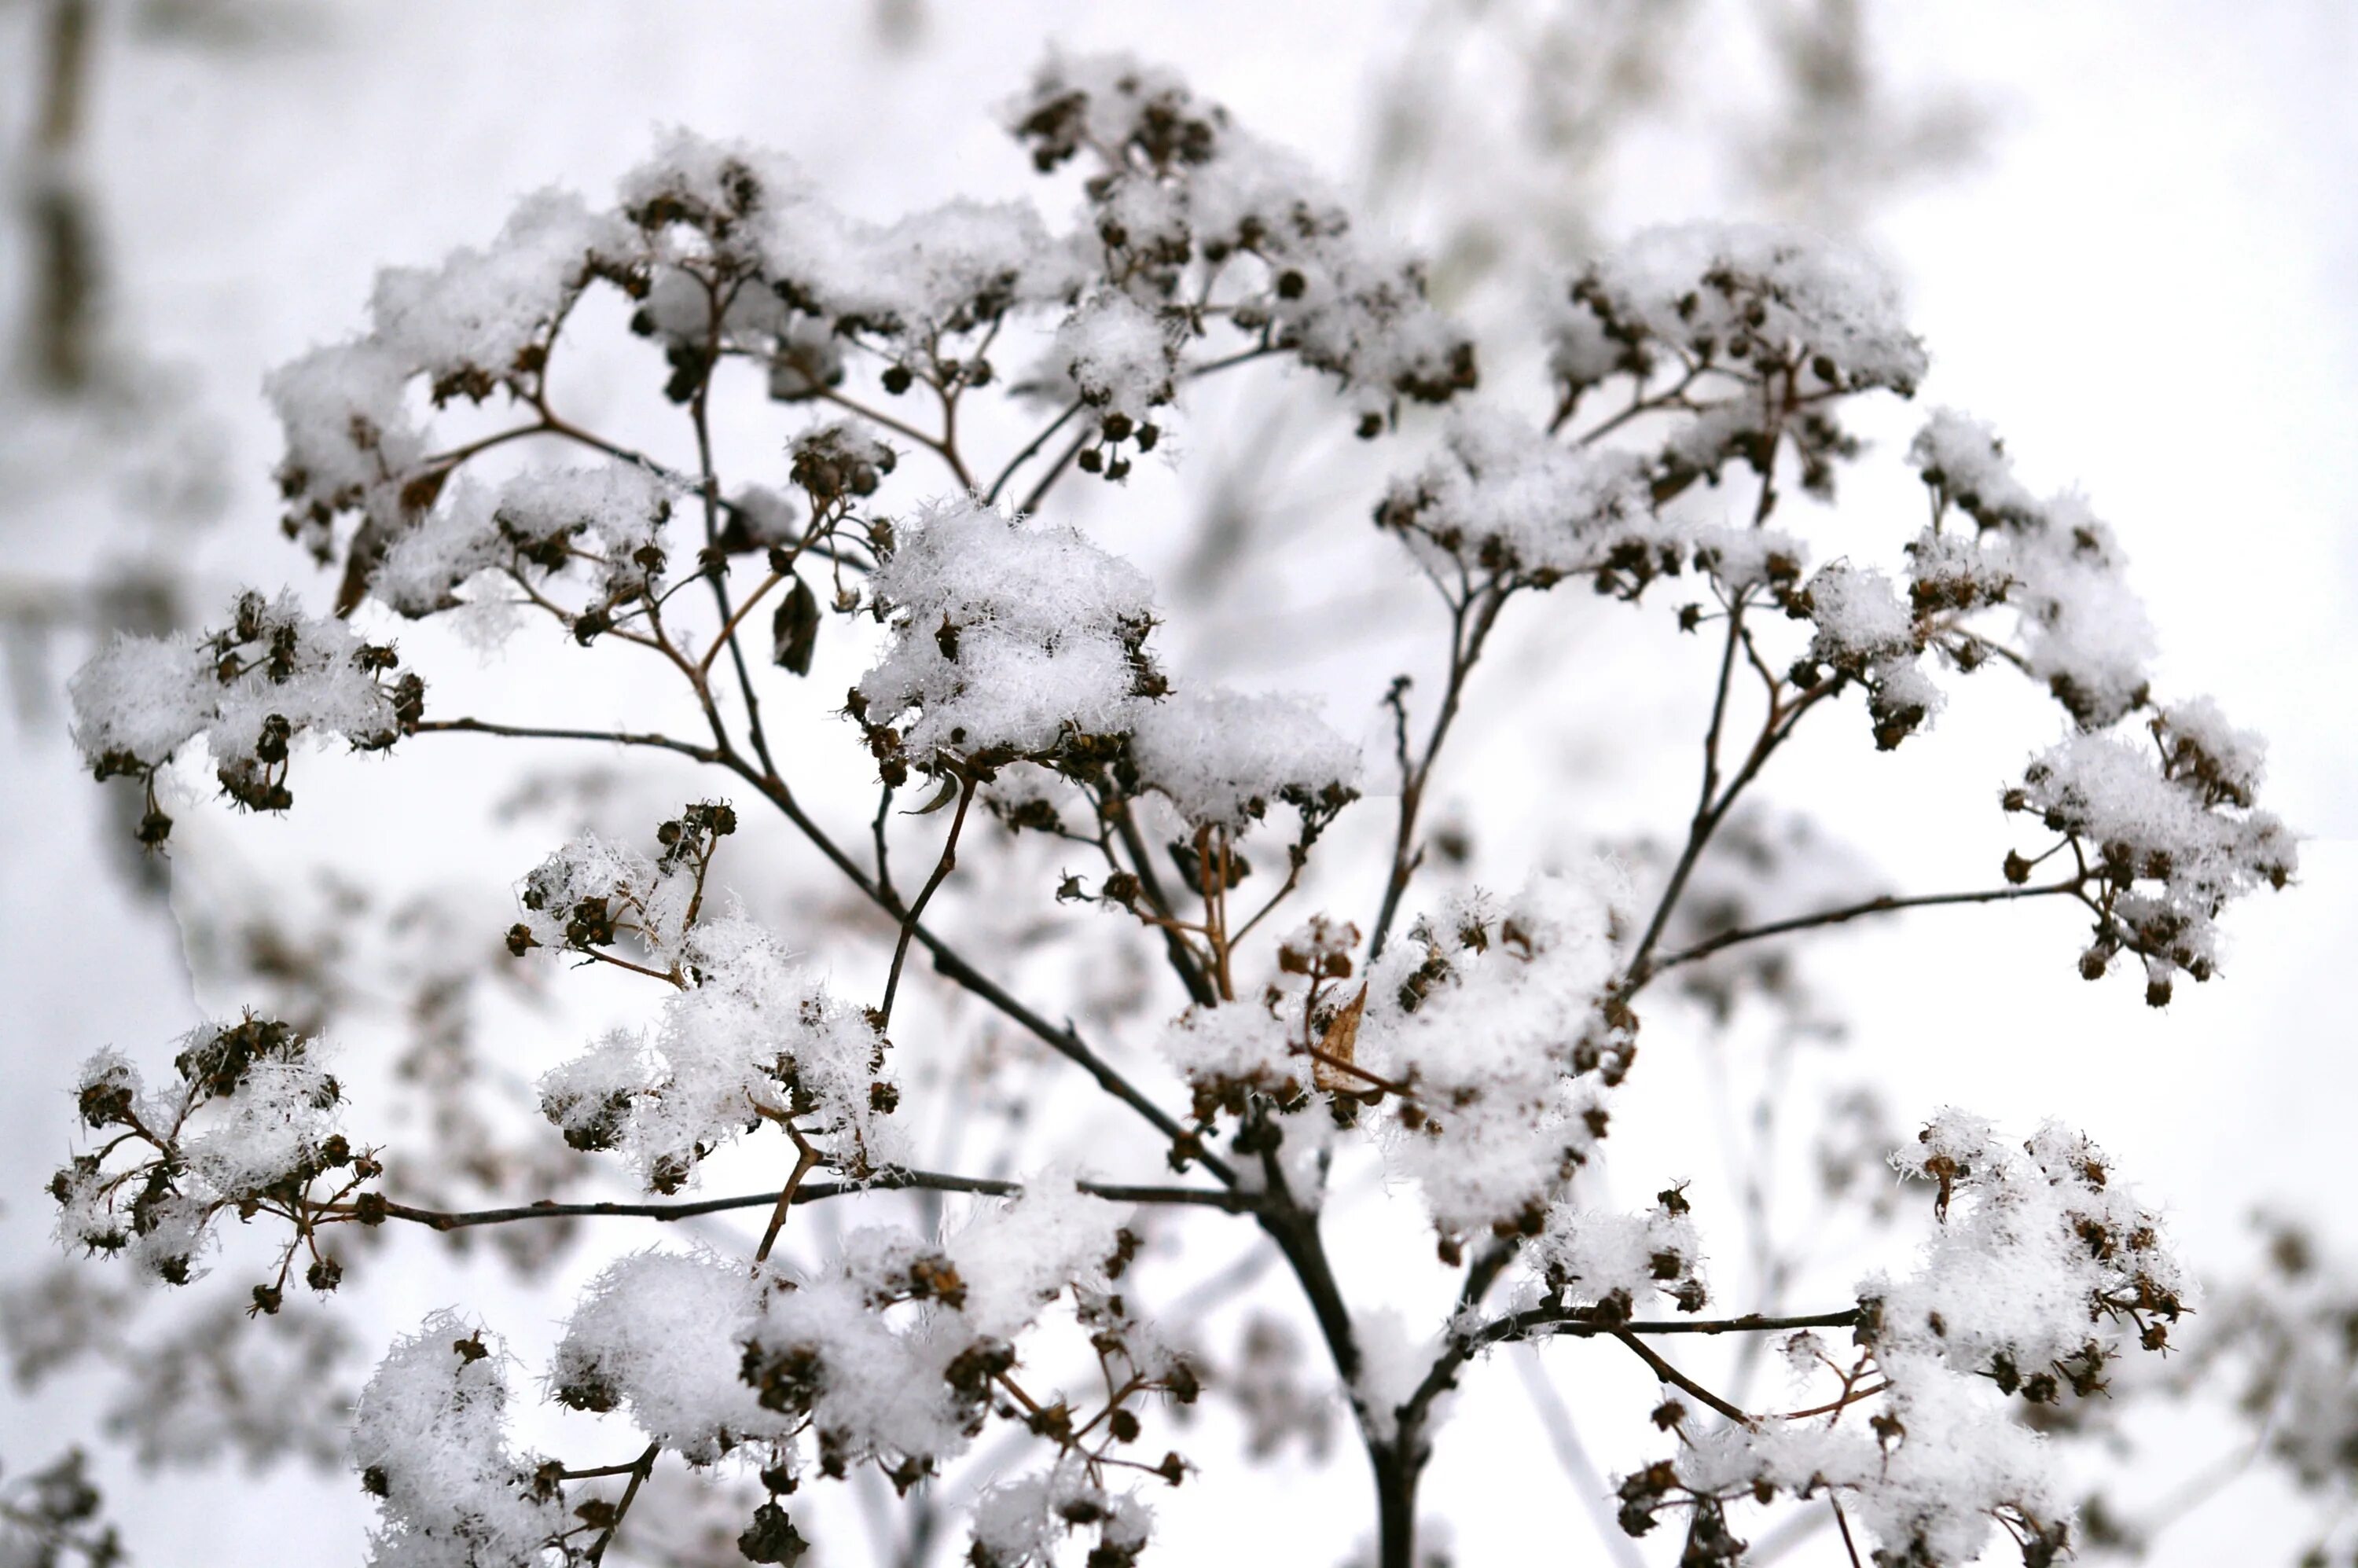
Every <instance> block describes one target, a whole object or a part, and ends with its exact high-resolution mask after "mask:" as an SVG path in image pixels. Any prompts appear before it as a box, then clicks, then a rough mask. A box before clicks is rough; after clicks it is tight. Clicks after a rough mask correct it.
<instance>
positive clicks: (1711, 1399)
mask: <svg viewBox="0 0 2358 1568" xmlns="http://www.w3.org/2000/svg"><path fill="white" fill-rule="evenodd" d="M1613 1337H1614V1338H1616V1339H1617V1340H1619V1341H1620V1342H1621V1343H1622V1344H1624V1345H1626V1346H1628V1347H1629V1348H1630V1349H1632V1350H1634V1351H1636V1352H1637V1353H1638V1359H1639V1360H1640V1361H1643V1362H1644V1363H1645V1364H1646V1365H1647V1366H1649V1367H1651V1368H1653V1369H1654V1375H1655V1376H1656V1377H1658V1378H1660V1379H1661V1380H1662V1381H1664V1382H1665V1383H1668V1384H1670V1385H1671V1387H1672V1388H1674V1389H1678V1390H1682V1392H1685V1393H1689V1394H1692V1395H1693V1396H1694V1397H1695V1398H1696V1399H1698V1400H1702V1401H1703V1402H1704V1404H1707V1405H1709V1406H1710V1407H1711V1408H1712V1409H1714V1410H1715V1411H1718V1412H1719V1413H1720V1414H1722V1415H1724V1416H1725V1417H1726V1418H1727V1419H1728V1420H1730V1421H1732V1422H1736V1425H1738V1426H1750V1425H1751V1424H1752V1418H1751V1417H1750V1416H1749V1415H1747V1414H1746V1413H1745V1412H1744V1411H1740V1410H1738V1409H1736V1406H1734V1405H1732V1404H1729V1403H1728V1402H1727V1401H1726V1400H1723V1399H1721V1398H1720V1397H1719V1396H1718V1395H1717V1394H1714V1393H1713V1392H1712V1391H1711V1390H1709V1389H1706V1388H1704V1386H1703V1385H1702V1384H1701V1383H1698V1382H1696V1381H1695V1380H1694V1379H1693V1378H1690V1377H1688V1376H1687V1375H1686V1374H1685V1373H1684V1372H1682V1371H1680V1370H1679V1369H1678V1368H1676V1367H1673V1366H1671V1364H1670V1363H1669V1362H1668V1361H1665V1360H1663V1359H1662V1357H1660V1355H1659V1354H1657V1353H1656V1351H1655V1350H1654V1347H1653V1346H1650V1345H1648V1344H1647V1343H1646V1342H1645V1341H1644V1340H1642V1339H1640V1338H1639V1337H1638V1336H1636V1335H1634V1334H1631V1333H1630V1332H1629V1331H1628V1330H1627V1329H1615V1330H1613Z"/></svg>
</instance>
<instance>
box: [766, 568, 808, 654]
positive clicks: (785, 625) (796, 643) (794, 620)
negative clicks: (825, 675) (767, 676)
mask: <svg viewBox="0 0 2358 1568" xmlns="http://www.w3.org/2000/svg"><path fill="white" fill-rule="evenodd" d="M818 622H819V613H818V595H817V594H815V593H813V592H812V591H811V586H810V584H808V583H806V582H805V581H804V580H803V579H800V578H796V579H795V586H794V588H793V589H792V590H791V591H790V592H788V593H787V595H786V597H785V600H784V602H782V603H780V604H779V606H778V613H777V614H776V616H775V617H773V619H772V620H771V622H770V660H771V662H772V663H773V664H775V665H778V666H780V667H781V668H783V669H789V670H792V671H794V672H795V674H796V675H798V676H806V675H808V674H810V667H811V652H812V650H813V649H815V648H817V646H818Z"/></svg>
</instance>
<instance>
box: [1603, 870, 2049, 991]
mask: <svg viewBox="0 0 2358 1568" xmlns="http://www.w3.org/2000/svg"><path fill="white" fill-rule="evenodd" d="M2081 891H2082V879H2079V878H2074V879H2072V880H2071V881H2067V882H2048V883H2044V884H2042V885H2040V886H2039V887H2004V888H1984V889H1980V890H1978V891H1976V892H1937V893H1920V894H1917V895H1915V896H1913V897H1909V898H1898V897H1894V896H1892V895H1890V894H1888V893H1886V894H1884V895H1882V896H1880V897H1877V898H1870V899H1867V900H1866V901H1865V902H1863V903H1852V904H1844V906H1843V907H1841V908H1839V909H1825V910H1820V911H1819V912H1818V913H1816V914H1800V915H1795V916H1794V917H1793V918H1791V919H1790V920H1772V921H1769V922H1768V923H1767V924H1765V925H1747V926H1745V927H1743V928H1742V929H1740V930H1735V931H1723V932H1721V933H1720V934H1719V935H1716V936H1714V937H1712V938H1710V939H1709V940H1707V941H1703V942H1698V943H1696V944H1695V945H1694V946H1692V947H1689V948H1686V949H1685V950H1683V951H1682V952H1677V953H1673V954H1671V956H1670V957H1667V958H1661V959H1658V960H1656V961H1655V962H1654V963H1653V964H1651V965H1650V967H1648V968H1646V969H1645V970H1644V971H1643V975H1644V977H1645V979H1652V978H1653V977H1654V976H1656V975H1659V974H1660V973H1661V972H1662V971H1663V970H1665V969H1674V968H1678V967H1679V966H1680V965H1681V964H1692V963H1693V962H1695V961H1696V960H1697V959H1700V958H1708V957H1711V956H1712V955H1713V954H1714V953H1717V952H1720V951H1722V950H1723V949H1725V948H1728V947H1733V946H1736V945H1737V944H1738V943H1742V942H1756V941H1758V940H1759V939H1761V938H1762V937H1765V936H1781V935H1786V934H1788V933H1790V932H1794V931H1807V930H1811V929H1812V928H1813V927H1816V926H1821V925H1843V924H1844V923H1845V922H1848V921H1853V920H1856V919H1858V918H1860V917H1861V916H1862V915H1868V914H1886V913H1887V912H1889V911H1892V910H1899V909H1933V908H1938V907H1940V906H1942V905H1945V904H1962V903H2009V902H2011V901H2013V900H2015V899H2022V898H2051V897H2053V896H2055V895H2056V894H2058V893H2076V892H2081Z"/></svg>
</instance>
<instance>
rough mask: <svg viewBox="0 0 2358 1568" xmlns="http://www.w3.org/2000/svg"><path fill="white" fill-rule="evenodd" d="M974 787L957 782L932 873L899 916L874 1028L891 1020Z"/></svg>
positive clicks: (953, 861)
mask: <svg viewBox="0 0 2358 1568" xmlns="http://www.w3.org/2000/svg"><path fill="white" fill-rule="evenodd" d="M974 790H975V781H974V780H973V779H971V778H968V779H964V780H962V781H960V783H959V784H958V797H957V815H956V816H952V817H951V818H950V830H949V834H948V836H947V837H946V838H944V839H943V840H942V857H941V859H940V860H936V861H935V862H934V874H933V875H931V876H929V877H927V878H926V879H925V886H924V887H922V888H920V889H918V890H917V901H916V903H913V904H911V905H910V906H909V911H908V913H907V914H904V915H903V916H902V917H901V939H900V941H899V942H897V943H895V944H894V945H893V947H892V972H891V973H889V974H887V975H886V976H885V977H884V1000H883V1002H882V1005H880V1006H879V1007H878V1008H877V1009H876V1028H877V1031H878V1033H882V1031H883V1030H884V1028H885V1027H886V1026H887V1025H888V1024H890V1023H891V1022H892V998H893V996H894V994H895V993H897V992H898V991H899V990H900V989H901V966H902V965H903V964H904V963H906V962H907V961H908V957H909V942H910V939H911V938H912V937H913V936H914V935H916V930H917V919H918V917H919V916H920V915H922V914H925V905H926V903H929V902H930V901H931V900H932V898H933V896H934V893H935V892H936V890H937V889H938V888H940V886H941V885H942V883H943V882H945V881H947V880H948V879H949V874H950V872H951V871H954V870H956V869H957V841H958V834H959V833H960V832H962V831H964V830H965V827H966V813H967V807H968V806H971V805H973V804H974Z"/></svg>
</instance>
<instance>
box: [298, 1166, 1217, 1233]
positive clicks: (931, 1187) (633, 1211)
mask: <svg viewBox="0 0 2358 1568" xmlns="http://www.w3.org/2000/svg"><path fill="white" fill-rule="evenodd" d="M1077 1185H1078V1186H1079V1188H1080V1190H1081V1191H1083V1192H1085V1193H1087V1194H1089V1195H1091V1196H1093V1197H1101V1198H1104V1199H1106V1200H1107V1201H1108V1202H1109V1203H1129V1204H1157V1205H1171V1206H1186V1207H1194V1208H1217V1209H1222V1210H1225V1211H1226V1212H1228V1213H1230V1214H1250V1213H1252V1212H1254V1211H1255V1210H1256V1209H1257V1208H1258V1207H1259V1206H1260V1198H1259V1197H1258V1196H1257V1195H1254V1194H1251V1193H1241V1192H1236V1191H1233V1190H1231V1189H1228V1188H1215V1187H1171V1186H1139V1185H1125V1184H1121V1183H1118V1182H1081V1183H1079V1184H1077ZM911 1191H916V1192H941V1193H979V1194H982V1195H985V1196H990V1197H1014V1196H1017V1195H1021V1194H1022V1191H1023V1188H1022V1184H1020V1183H1017V1182H1008V1181H1001V1180H998V1179H996V1178H994V1177H990V1176H957V1175H947V1174H944V1173H940V1172H936V1171H882V1172H879V1173H877V1174H875V1175H873V1176H870V1177H867V1178H865V1179H863V1180H860V1181H846V1182H807V1181H806V1182H805V1183H804V1184H802V1185H801V1186H800V1187H799V1188H797V1189H796V1190H795V1192H794V1193H793V1194H792V1195H791V1201H792V1203H793V1204H794V1205H795V1206H800V1205H803V1204H810V1203H820V1202H823V1201H825V1200H826V1199H828V1198H839V1197H852V1196H856V1195H859V1194H861V1193H869V1192H882V1193H891V1192H911ZM778 1198H779V1195H778V1194H776V1193H771V1192H760V1193H741V1194H738V1195H735V1196H731V1197H722V1198H692V1199H688V1200H687V1201H685V1202H680V1203H552V1202H549V1201H546V1200H543V1201H541V1202H539V1203H532V1204H521V1205H517V1206H513V1207H508V1208H483V1209H465V1210H453V1209H436V1208H416V1207H413V1206H410V1205H408V1204H399V1203H387V1204H386V1205H385V1206H384V1216H385V1217H386V1218H387V1219H398V1220H404V1221H406V1222H408V1223H410V1224H414V1225H422V1226H424V1227H427V1229H429V1230H465V1229H469V1228H471V1227H475V1226H478V1225H509V1224H514V1222H516V1221H519V1220H527V1219H603V1218H634V1219H654V1220H661V1221H664V1222H666V1223H669V1222H673V1221H677V1220H683V1219H694V1218H697V1217H699V1216H702V1215H708V1214H726V1213H728V1212H730V1211H731V1210H734V1209H741V1208H761V1207H763V1206H769V1205H774V1204H775V1203H776V1202H777V1201H778ZM319 1209H320V1212H322V1213H324V1214H332V1215H337V1216H340V1217H345V1218H350V1217H352V1216H353V1215H354V1214H355V1213H356V1212H357V1210H356V1209H355V1207H354V1206H353V1205H352V1204H349V1203H330V1204H322V1205H320V1206H319Z"/></svg>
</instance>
